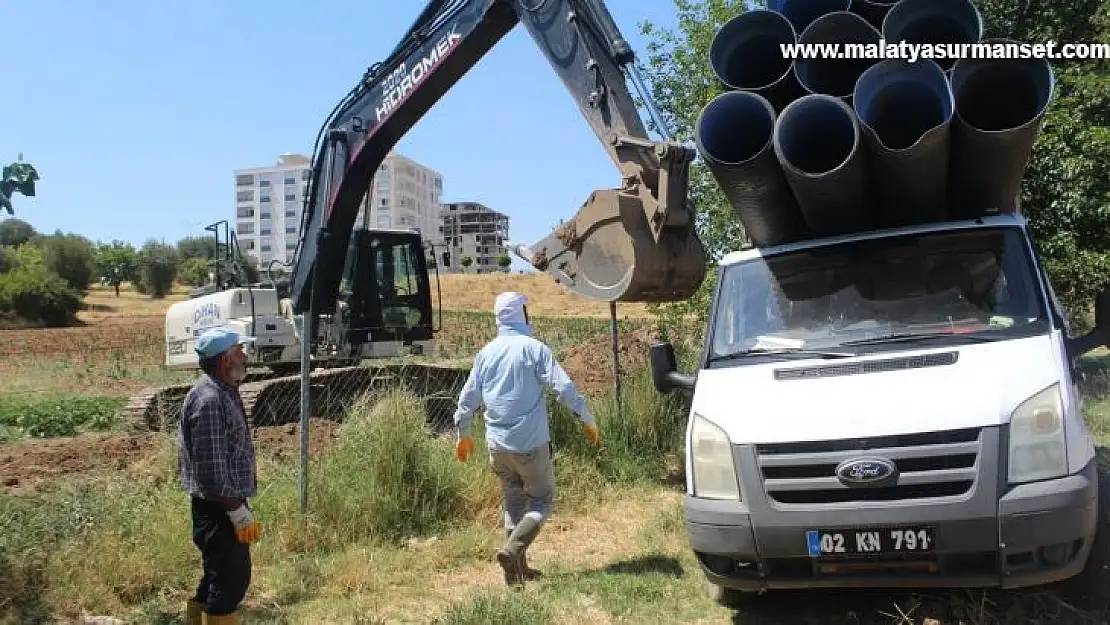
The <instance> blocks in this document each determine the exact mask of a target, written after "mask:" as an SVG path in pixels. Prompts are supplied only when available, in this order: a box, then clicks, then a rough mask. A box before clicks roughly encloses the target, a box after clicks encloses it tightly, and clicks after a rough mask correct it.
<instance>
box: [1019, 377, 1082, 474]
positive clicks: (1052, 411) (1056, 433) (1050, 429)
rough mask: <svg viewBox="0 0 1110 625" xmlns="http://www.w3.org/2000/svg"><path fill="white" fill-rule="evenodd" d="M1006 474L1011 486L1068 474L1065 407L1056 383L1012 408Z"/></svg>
mask: <svg viewBox="0 0 1110 625" xmlns="http://www.w3.org/2000/svg"><path fill="white" fill-rule="evenodd" d="M1008 473H1009V475H1008V476H1007V477H1008V479H1009V482H1010V483H1011V484H1020V483H1023V482H1032V481H1035V480H1044V479H1049V478H1054V477H1063V476H1065V475H1067V473H1068V453H1067V444H1066V442H1065V438H1064V406H1063V401H1062V400H1061V397H1060V385H1059V384H1058V383H1057V384H1053V385H1052V386H1050V387H1048V388H1046V389H1044V390H1043V391H1040V392H1039V393H1037V394H1036V395H1034V396H1032V397H1030V398H1029V399H1027V400H1025V401H1024V402H1022V403H1021V405H1020V406H1018V407H1017V408H1016V409H1014V413H1013V415H1011V417H1010V462H1009V471H1008Z"/></svg>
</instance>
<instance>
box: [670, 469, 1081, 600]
mask: <svg viewBox="0 0 1110 625" xmlns="http://www.w3.org/2000/svg"><path fill="white" fill-rule="evenodd" d="M1097 480H1098V472H1097V464H1096V462H1095V461H1094V460H1092V461H1091V462H1090V463H1089V464H1088V465H1087V466H1086V467H1085V468H1084V469H1083V470H1082V471H1080V472H1079V473H1077V474H1075V475H1071V476H1068V477H1064V478H1061V479H1057V480H1050V481H1044V482H1037V483H1033V484H1025V485H1021V486H1015V487H1013V488H1010V489H1008V490H1007V491H1005V492H1004V494H1003V495H1001V496H1000V497H994V498H993V499H994V500H995V501H996V502H997V505H996V506H992V508H993V510H992V511H991V512H993V513H985V511H984V508H983V506H981V505H978V506H976V505H972V502H971V501H969V502H968V505H967V506H966V509H963V510H962V509H961V506H960V505H958V504H957V505H951V504H946V505H943V506H938V505H936V504H930V503H923V504H921V505H903V504H902V502H900V503H899V505H897V506H886V507H883V506H875V507H860V508H856V509H854V510H851V511H844V510H839V511H835V512H830V511H822V510H808V511H805V510H797V509H793V510H789V511H780V510H770V511H763V512H762V513H761V514H759V515H753V514H752V513H751V510H750V509H749V507H748V505H747V504H744V503H738V502H735V501H714V500H707V499H697V498H694V497H690V496H687V497H686V500H685V504H684V505H685V520H686V532H687V536H688V538H689V540H690V545H691V548H692V549H693V551H694V553H695V554H696V555H697V559H698V562H699V563H700V565H701V568H702V570H703V572H704V573H705V575H706V577H707V578H708V579H709V581H711V582H713V583H714V584H717V585H718V586H722V587H727V588H735V589H738V590H743V591H760V590H766V589H788V588H851V587H872V588H873V587H885V588H894V587H933V588H936V587H1001V588H1016V587H1023V586H1031V585H1038V584H1044V583H1051V582H1055V581H1059V580H1062V579H1066V578H1068V577H1071V576H1073V575H1075V574H1077V573H1079V572H1080V571H1081V570H1082V569H1083V567H1084V564H1085V562H1086V560H1087V554H1088V553H1089V552H1090V548H1091V540H1092V539H1093V537H1094V533H1095V526H1096V515H1097V488H1098V486H1097ZM981 498H982V493H981V494H980V496H977V497H975V499H979V500H981ZM757 499H758V498H757ZM762 501H763V500H760V502H762ZM757 505H758V504H757ZM753 516H756V517H757V518H762V519H763V520H762V521H760V522H757V523H754V524H753V520H752V519H753ZM771 519H773V522H767V521H769V520H771ZM925 525H928V526H930V527H932V528H934V529H935V536H936V542H935V549H934V551H933V552H932V553H930V554H928V555H927V556H926V555H914V556H912V557H907V556H905V555H902V556H896V557H872V556H854V557H853V558H851V559H839V560H824V559H817V558H813V557H811V556H810V554H809V549H808V547H807V537H806V532H807V531H808V530H814V529H821V530H830V531H838V530H843V532H845V534H852V533H854V532H855V531H857V530H860V529H867V528H889V527H906V526H911V527H919V526H925Z"/></svg>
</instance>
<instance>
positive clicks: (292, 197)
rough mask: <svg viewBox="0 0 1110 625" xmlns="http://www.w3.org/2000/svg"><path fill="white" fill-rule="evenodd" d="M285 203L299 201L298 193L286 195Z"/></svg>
mask: <svg viewBox="0 0 1110 625" xmlns="http://www.w3.org/2000/svg"><path fill="white" fill-rule="evenodd" d="M285 201H286V202H296V201H297V194H296V193H286V194H285Z"/></svg>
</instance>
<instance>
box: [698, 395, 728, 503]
mask: <svg viewBox="0 0 1110 625" xmlns="http://www.w3.org/2000/svg"><path fill="white" fill-rule="evenodd" d="M690 458H691V464H692V465H693V471H694V496H695V497H704V498H706V499H734V500H736V501H740V486H739V482H738V480H737V477H736V463H735V462H734V461H733V457H732V443H730V442H729V440H728V435H727V434H725V431H724V430H722V429H721V428H720V427H718V426H717V425H715V424H713V423H711V422H710V421H709V420H708V419H706V418H704V417H702V416H701V415H699V414H696V413H695V414H694V423H693V425H692V426H691V429H690Z"/></svg>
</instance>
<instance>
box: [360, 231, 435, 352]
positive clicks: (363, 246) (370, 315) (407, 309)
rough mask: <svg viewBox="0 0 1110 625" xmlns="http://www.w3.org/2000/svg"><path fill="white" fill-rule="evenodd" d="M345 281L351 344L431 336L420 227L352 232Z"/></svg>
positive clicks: (404, 340)
mask: <svg viewBox="0 0 1110 625" xmlns="http://www.w3.org/2000/svg"><path fill="white" fill-rule="evenodd" d="M343 282H344V284H345V285H346V286H347V288H346V289H345V290H346V292H345V293H344V295H345V296H346V298H345V299H346V303H347V306H348V313H347V314H348V329H347V342H348V343H349V344H350V345H351V346H353V347H357V346H359V345H362V344H364V343H372V342H378V341H401V342H403V343H404V344H406V345H408V344H412V343H414V342H420V341H429V340H431V339H432V334H433V327H432V295H431V285H430V283H429V280H428V268H427V262H426V261H425V258H424V244H423V241H422V240H421V236H420V233H419V232H418V231H415V230H413V231H407V230H381V229H376V230H369V229H365V228H363V229H358V230H355V231H354V232H352V234H351V245H350V251H349V253H348V256H347V267H346V271H345V276H344V280H343Z"/></svg>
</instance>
